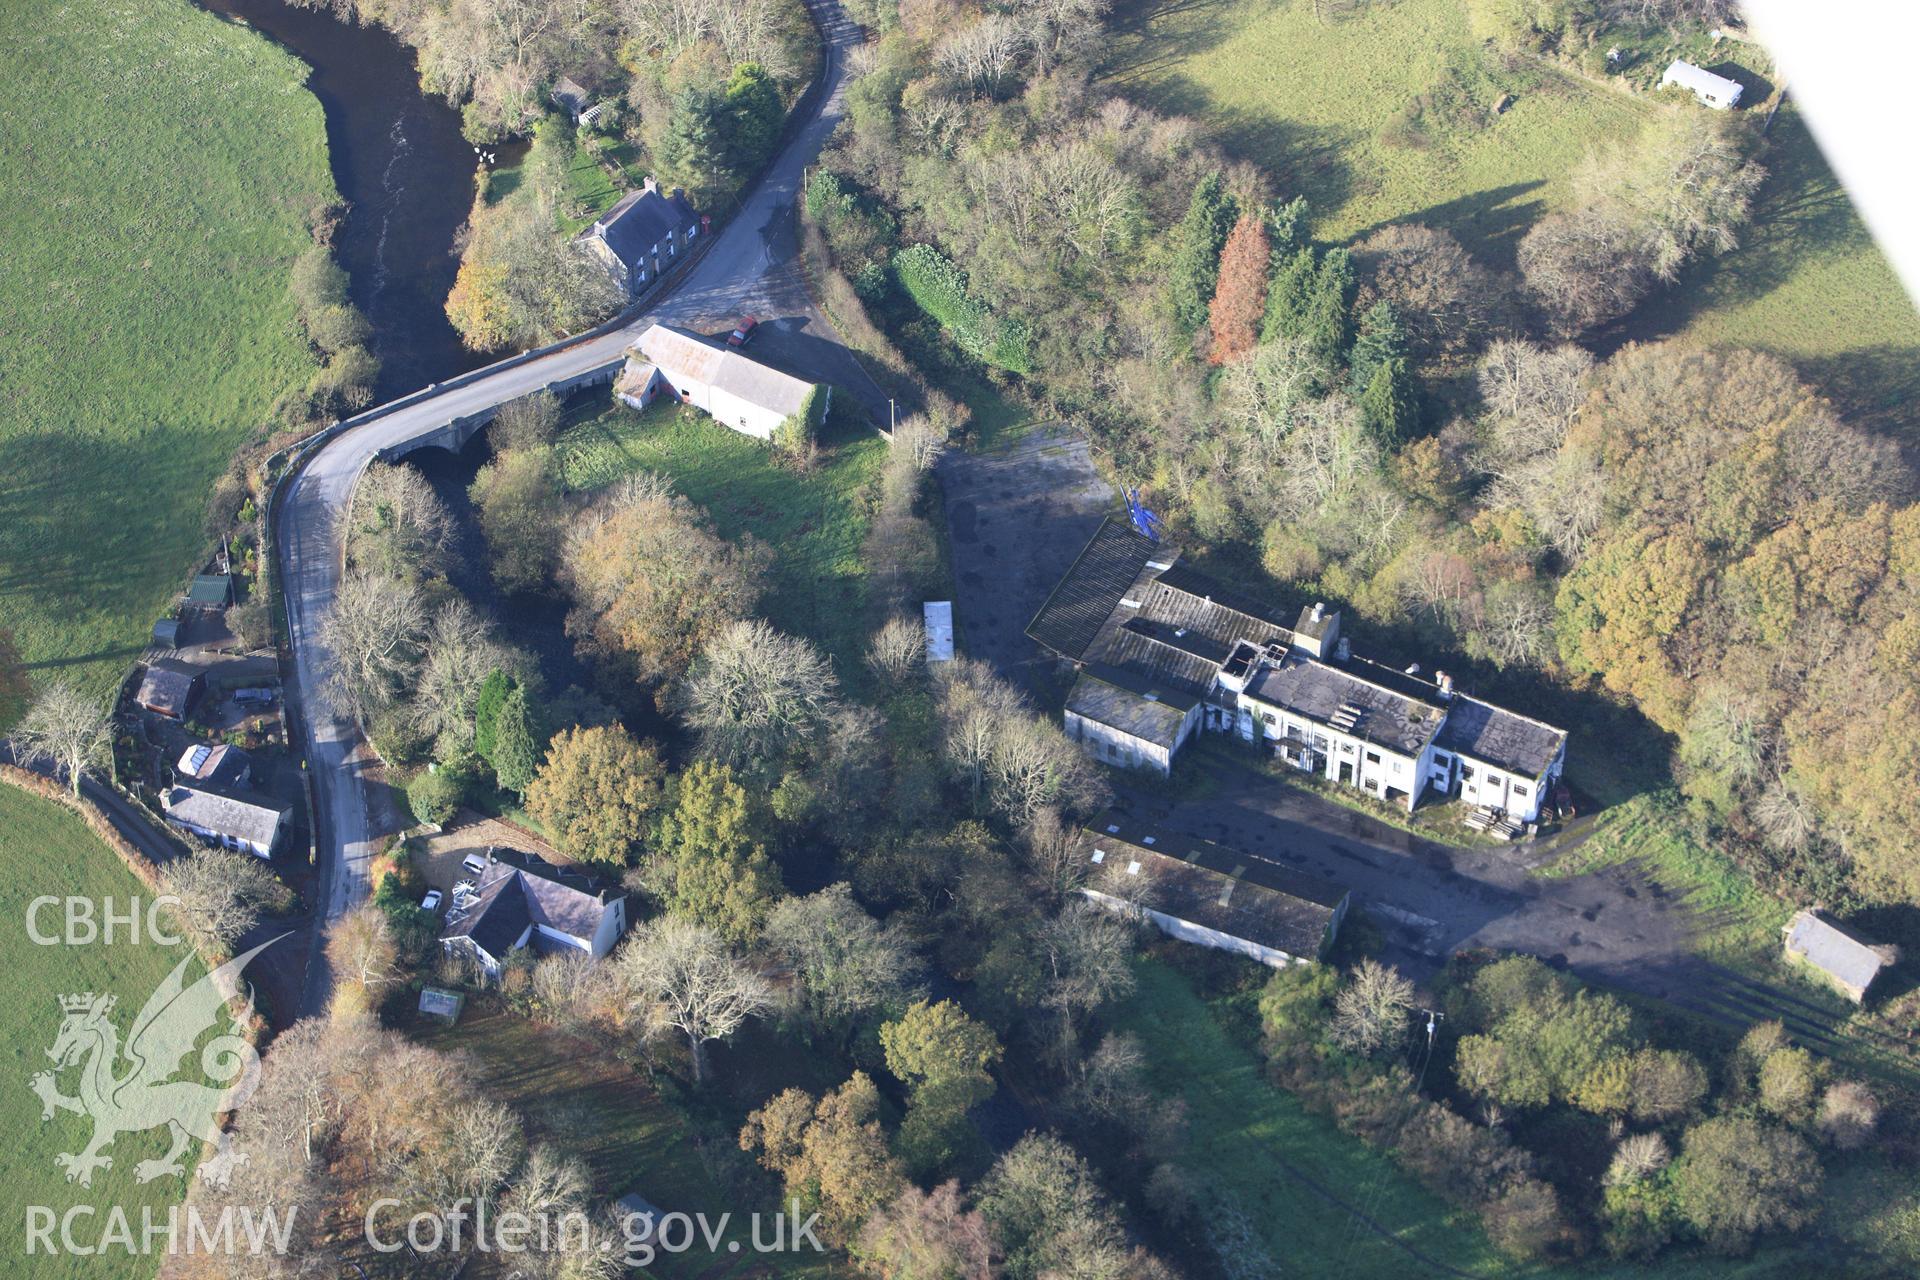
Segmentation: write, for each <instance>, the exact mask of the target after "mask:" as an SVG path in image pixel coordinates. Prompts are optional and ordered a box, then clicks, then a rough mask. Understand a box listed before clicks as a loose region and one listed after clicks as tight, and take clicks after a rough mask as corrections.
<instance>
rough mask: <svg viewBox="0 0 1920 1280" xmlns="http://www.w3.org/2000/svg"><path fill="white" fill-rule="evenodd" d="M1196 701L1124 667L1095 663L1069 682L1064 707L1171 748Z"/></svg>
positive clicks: (1185, 693) (1142, 739) (1188, 695)
mask: <svg viewBox="0 0 1920 1280" xmlns="http://www.w3.org/2000/svg"><path fill="white" fill-rule="evenodd" d="M1198 701H1199V698H1197V697H1195V696H1194V695H1193V694H1192V693H1190V692H1188V691H1185V690H1182V689H1178V688H1174V687H1172V686H1161V685H1155V684H1153V683H1152V682H1151V681H1147V680H1143V679H1141V678H1140V677H1139V676H1138V675H1136V674H1134V673H1133V672H1130V671H1127V670H1125V669H1124V668H1121V667H1109V666H1106V665H1104V664H1095V665H1093V666H1090V667H1088V668H1087V669H1086V670H1085V671H1082V672H1081V673H1080V678H1079V679H1078V680H1075V681H1074V682H1073V689H1072V691H1071V692H1070V693H1068V694H1067V710H1068V711H1071V712H1073V713H1074V714H1076V715H1081V716H1085V717H1086V718H1087V719H1089V720H1095V721H1098V722H1099V723H1101V724H1104V725H1107V726H1109V727H1111V728H1114V729H1118V730H1120V732H1122V733H1124V734H1127V735H1128V736H1129V737H1134V738H1139V739H1140V740H1141V741H1143V742H1151V743H1153V744H1154V745H1156V746H1161V747H1166V748H1168V749H1172V747H1173V744H1174V740H1175V739H1176V738H1178V737H1179V736H1180V725H1181V723H1182V722H1183V721H1184V720H1185V719H1186V717H1187V712H1188V711H1189V710H1190V709H1191V708H1192V707H1193V704H1194V703H1196V702H1198Z"/></svg>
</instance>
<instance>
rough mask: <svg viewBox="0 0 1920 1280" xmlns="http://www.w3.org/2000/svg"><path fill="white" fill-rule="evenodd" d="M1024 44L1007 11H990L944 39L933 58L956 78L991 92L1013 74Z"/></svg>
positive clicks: (997, 88)
mask: <svg viewBox="0 0 1920 1280" xmlns="http://www.w3.org/2000/svg"><path fill="white" fill-rule="evenodd" d="M1021 43H1022V41H1021V37H1020V27H1019V24H1017V23H1016V22H1015V21H1014V20H1013V19H1012V18H1010V17H1008V16H1006V15H1005V14H1000V13H994V14H988V15H987V16H986V17H983V18H981V19H979V20H978V21H976V22H974V23H973V24H972V25H971V26H967V27H962V28H961V29H960V30H958V31H955V32H954V33H953V34H951V35H949V36H948V37H947V38H946V39H945V40H943V41H941V42H940V47H939V48H938V49H937V50H936V51H935V54H934V60H935V62H937V63H938V65H939V67H940V69H941V70H942V71H945V72H946V73H947V74H948V75H950V76H952V77H954V78H955V79H956V80H959V81H961V82H963V83H965V84H967V85H970V86H972V87H973V88H975V89H977V90H980V91H982V92H985V93H989V94H991V93H995V92H997V91H998V90H999V88H1000V85H1001V84H1002V82H1004V81H1005V80H1006V78H1007V76H1008V75H1009V74H1011V73H1012V71H1013V69H1014V66H1015V65H1016V63H1017V62H1018V61H1019V57H1020V48H1021Z"/></svg>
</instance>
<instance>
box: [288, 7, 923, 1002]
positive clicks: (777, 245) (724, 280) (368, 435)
mask: <svg viewBox="0 0 1920 1280" xmlns="http://www.w3.org/2000/svg"><path fill="white" fill-rule="evenodd" d="M808 7H809V8H810V9H811V10H812V12H813V16H814V20H815V23H816V24H817V25H818V27H819V29H820V31H821V33H822V35H823V37H824V55H825V56H824V67H823V69H822V79H821V83H820V85H819V87H818V88H817V89H816V90H815V91H814V93H813V94H812V96H811V97H810V98H808V99H807V103H808V104H810V105H809V106H806V107H803V110H811V112H812V115H811V117H810V118H808V119H807V120H806V121H805V122H804V123H803V124H800V125H799V126H797V127H796V128H795V129H794V130H793V132H791V133H790V135H789V141H788V143H787V145H786V148H785V150H783V151H782V152H781V153H780V155H779V156H778V157H776V158H775V160H774V161H773V163H772V164H771V165H770V166H769V168H768V170H767V172H766V173H765V174H764V175H763V176H762V178H761V179H760V181H759V183H758V184H757V185H756V186H754V187H753V188H752V189H751V190H750V191H749V192H748V194H747V195H746V196H745V198H744V199H743V200H742V202H741V204H740V206H739V208H738V209H737V211H736V212H735V213H734V215H733V218H732V220H731V221H729V222H728V223H727V225H726V226H725V228H724V229H722V230H721V231H720V232H718V233H717V239H716V240H715V241H714V242H713V243H711V244H710V245H708V246H707V249H706V252H705V255H704V256H703V257H701V258H700V259H699V261H698V262H696V263H695V264H694V265H693V266H692V267H691V268H688V269H686V274H685V275H684V276H683V277H682V278H681V279H679V280H678V281H670V282H669V284H668V285H667V291H666V293H664V294H663V295H662V296H660V297H659V298H658V299H656V300H654V301H653V302H652V303H651V304H649V306H648V308H647V310H646V311H644V312H643V313H641V314H640V315H638V316H635V317H633V318H631V319H630V320H629V321H628V322H627V323H625V324H624V325H622V326H621V327H620V328H617V329H614V330H612V331H611V332H607V333H603V334H599V335H597V336H593V337H590V338H587V339H584V340H582V341H579V342H576V343H573V344H570V345H567V346H564V347H562V348H560V349H558V350H554V351H551V352H549V353H547V354H545V355H542V356H540V357H538V358H536V359H533V360H530V361H527V362H525V363H521V364H517V365H513V366H512V367H510V368H505V369H498V370H496V371H493V372H488V371H487V370H480V371H478V372H477V373H476V374H473V375H469V376H467V377H465V378H462V379H458V380H455V381H454V382H453V383H452V384H450V385H449V386H447V387H446V388H444V389H441V390H437V391H435V393H434V394H431V395H427V396H424V397H418V398H413V399H410V400H402V401H398V402H396V407H395V408H393V409H391V410H389V411H386V412H381V413H378V416H375V417H373V418H372V420H370V421H366V422H364V423H362V424H361V425H358V426H355V427H352V428H350V429H348V430H346V431H343V432H342V433H341V434H340V435H338V436H336V437H334V438H333V439H332V440H331V441H329V442H328V443H327V444H326V445H325V446H324V447H322V448H320V449H319V451H318V452H316V453H315V454H313V455H312V456H311V457H310V458H309V459H308V460H307V462H306V464H305V466H304V467H303V468H302V469H301V471H300V472H299V474H298V475H297V476H296V477H295V478H294V479H293V480H292V481H291V482H290V483H289V485H288V488H287V491H286V493H285V495H284V497H283V500H282V502H281V505H280V509H279V516H278V520H277V527H276V533H277V539H278V555H279V559H280V571H281V582H282V584H283V589H284V590H285V592H286V599H287V620H288V630H289V638H290V643H291V646H292V652H293V670H292V672H291V674H290V679H289V680H288V698H289V702H290V705H291V706H292V707H293V708H294V709H295V711H296V712H297V713H298V718H299V723H300V725H301V727H302V731H303V735H304V737H305V745H306V755H307V761H308V767H309V770H310V771H311V773H312V776H313V783H314V793H315V795H314V800H315V805H314V808H315V812H314V815H313V820H314V822H313V825H314V833H315V841H316V843H317V845H318V867H317V871H318V885H317V888H316V896H317V897H318V898H319V899H320V900H319V901H318V902H316V904H315V913H316V915H315V919H316V922H318V923H320V924H321V926H322V927H320V928H317V929H315V930H314V931H313V939H312V944H311V946H312V952H311V955H310V957H309V961H308V966H307V981H306V991H305V995H304V998H303V1000H302V1005H303V1008H304V1010H305V1012H307V1013H318V1012H321V1011H322V1010H323V1009H324V1007H325V1004H326V999H327V994H328V992H329V990H330V989H331V985H332V984H331V980H330V977H329V975H328V973H327V968H326V962H325V955H324V946H325V939H326V926H327V925H330V924H331V922H332V921H334V920H336V919H338V918H339V917H340V916H341V915H343V914H344V913H345V912H346V911H348V910H349V909H350V908H351V907H353V906H354V905H355V904H356V903H358V902H359V901H361V900H362V899H363V898H364V897H365V896H366V893H367V862H368V860H369V858H370V857H371V856H372V853H373V841H374V840H375V839H376V838H377V833H376V832H375V831H374V829H373V828H374V825H375V824H374V822H373V819H372V817H371V814H370V810H369V795H368V791H367V787H366V779H365V771H366V767H367V765H368V763H369V761H370V757H369V756H368V754H367V752H366V749H365V747H364V746H363V745H362V744H361V743H360V740H359V737H358V734H357V733H356V732H355V730H354V729H353V727H352V726H351V725H350V724H348V723H346V722H344V721H341V720H336V719H335V718H334V714H333V708H332V706H331V705H330V702H329V700H328V699H327V697H326V695H325V692H324V680H325V672H326V670H327V667H328V662H329V657H330V655H329V654H328V653H327V651H326V647H325V645H324V644H323V643H322V642H321V632H322V630H323V627H324V624H325V621H326V618H327V615H328V612H329V610H330V609H331V608H332V604H333V597H334V592H335V590H336V589H337V587H338V585H339V578H340V569H341V556H342V547H341V541H340V537H339V534H338V523H339V517H340V514H341V512H342V511H343V509H344V508H345V505H346V502H347V498H348V496H349V495H350V494H351V493H352V491H353V485H354V482H355V481H356V480H357V479H358V477H359V475H360V472H361V471H362V469H364V468H365V467H366V465H367V463H368V461H369V460H371V459H372V458H373V457H374V456H375V455H376V454H378V453H379V452H380V451H381V450H383V449H387V448H391V447H393V446H395V445H399V444H402V443H404V442H406V441H408V440H412V439H414V438H416V437H418V436H421V435H425V434H428V433H430V432H433V431H436V430H438V429H440V428H441V427H442V426H444V425H446V424H447V423H449V422H451V421H453V420H454V419H456V418H461V417H465V416H468V415H472V414H477V413H483V412H485V411H487V410H489V409H491V408H493V407H494V406H496V405H499V404H503V403H505V402H506V401H508V400H513V399H516V398H518V397H520V396H523V395H527V394H529V393H531V392H535V391H538V390H540V389H542V388H543V387H546V386H548V385H551V384H552V383H555V382H557V381H560V380H563V379H566V378H570V377H574V376H577V375H579V374H581V373H584V372H587V371H589V370H592V369H595V368H599V367H602V366H605V365H607V364H610V363H612V362H614V361H617V360H618V359H619V358H620V357H621V354H622V353H623V352H624V351H625V350H626V348H627V347H628V346H629V345H630V344H631V343H632V342H633V341H634V339H635V338H637V337H638V336H639V334H640V333H641V332H642V331H643V330H645V329H646V327H647V326H648V325H651V324H655V323H662V322H664V323H671V324H677V325H681V326H683V327H687V328H691V329H694V330H696V331H699V332H709V333H711V332H718V331H722V330H724V329H726V328H730V327H731V326H732V324H733V321H734V319H735V317H737V316H739V315H740V314H742V313H750V314H753V315H756V316H758V317H759V318H760V319H761V323H762V328H763V330H764V334H763V336H761V337H757V338H756V339H755V350H756V354H761V355H762V358H764V359H767V360H768V361H769V362H770V363H775V364H780V365H784V366H787V367H789V368H791V369H793V370H794V371H795V372H797V373H804V374H806V375H807V376H809V377H812V378H814V379H816V380H825V381H831V382H834V383H836V384H837V385H839V386H841V387H843V388H845V389H846V390H847V391H849V392H851V393H852V394H853V395H855V396H856V397H857V398H858V399H859V400H860V401H861V403H862V405H863V406H864V407H865V408H866V409H867V410H868V413H869V415H870V416H874V417H875V418H876V420H877V421H884V420H885V419H884V415H885V412H886V398H885V395H884V394H883V393H882V392H881V391H880V390H879V388H878V387H876V386H874V385H873V384H872V382H871V381H870V380H869V379H868V378H867V377H866V375H865V374H864V373H863V372H861V371H860V368H859V366H858V365H857V364H856V363H855V362H854V361H853V359H852V357H851V356H850V355H849V354H848V353H847V351H846V349H845V347H844V344H842V343H841V342H840V340H839V337H838V335H837V334H835V333H834V332H833V329H832V326H831V325H830V324H829V323H828V322H827V320H826V318H825V317H824V316H822V315H820V314H819V312H818V311H817V310H816V309H815V307H814V306H813V304H812V301H811V300H810V299H809V298H808V296H807V293H806V290H805V287H804V283H803V280H802V278H801V275H800V272H799V270H798V264H797V257H798V244H799V241H798V235H797V230H796V228H795V226H794V213H793V210H794V202H795V199H796V197H797V196H798V194H799V191H800V185H801V181H802V179H803V178H804V176H805V172H806V168H807V166H808V165H810V164H812V163H813V161H814V160H815V158H816V157H817V156H818V155H819V154H820V149H821V147H822V146H823V145H824V144H825V143H826V140H827V138H828V136H829V135H830V134H831V133H832V132H833V130H834V128H835V126H836V125H838V123H839V122H840V119H841V115H842V111H843V109H844V108H843V102H844V97H845V89H846V55H847V54H848V52H849V51H850V50H851V49H852V48H853V47H855V46H856V45H858V44H859V43H860V41H861V34H860V31H859V28H857V27H856V26H854V25H853V24H852V23H851V22H850V21H848V20H847V18H846V15H845V14H844V13H843V12H842V10H841V8H840V5H839V3H838V0H808ZM876 410H877V412H876Z"/></svg>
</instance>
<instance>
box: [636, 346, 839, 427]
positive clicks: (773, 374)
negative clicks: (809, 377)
mask: <svg viewBox="0 0 1920 1280" xmlns="http://www.w3.org/2000/svg"><path fill="white" fill-rule="evenodd" d="M634 345H635V349H636V350H638V351H639V352H640V354H641V355H643V356H645V357H646V359H647V360H650V361H652V362H653V363H654V364H656V365H658V366H659V367H660V371H661V372H662V373H663V374H665V375H666V376H667V379H668V380H669V381H673V380H675V379H677V378H679V377H680V376H681V375H685V377H686V378H687V379H689V380H691V381H693V382H699V383H703V384H705V385H706V386H709V387H717V388H719V389H720V390H722V391H725V392H727V393H728V394H730V395H735V396H738V397H739V398H740V399H742V400H744V401H746V402H747V403H748V404H751V405H756V406H758V407H759V408H762V409H766V410H768V411H770V412H773V413H777V414H779V415H780V416H781V417H783V418H790V417H792V416H793V415H794V414H796V413H799V412H800V410H801V409H803V408H804V407H806V403H807V393H808V392H810V391H812V390H813V386H814V384H813V383H811V382H804V381H802V380H801V379H799V378H796V377H793V376H792V375H791V374H785V373H782V372H780V371H779V370H778V369H774V368H770V367H769V366H767V365H764V364H761V363H760V362H759V361H757V360H749V359H747V357H745V356H743V355H741V354H740V353H739V352H738V351H735V350H733V349H731V348H729V347H720V346H715V345H713V344H712V343H709V342H707V341H706V340H704V339H702V338H697V337H695V336H694V335H692V334H690V333H682V332H681V331H680V330H678V329H669V328H667V327H666V326H665V325H659V324H656V325H654V326H653V327H652V328H650V329H648V330H647V331H646V332H645V333H643V334H641V335H640V341H639V342H637V343H635V344H634ZM630 363H631V362H630Z"/></svg>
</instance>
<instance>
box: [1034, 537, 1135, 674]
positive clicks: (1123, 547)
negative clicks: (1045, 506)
mask: <svg viewBox="0 0 1920 1280" xmlns="http://www.w3.org/2000/svg"><path fill="white" fill-rule="evenodd" d="M1157 549H1158V548H1157V547H1156V544H1155V543H1154V542H1153V541H1152V540H1150V539H1148V538H1144V537H1142V536H1141V535H1140V534H1138V533H1135V532H1134V530H1133V527H1132V526H1131V525H1128V524H1127V523H1126V522H1125V521H1121V520H1115V519H1114V518H1113V517H1112V516H1108V517H1107V518H1106V519H1105V520H1103V521H1101V523H1100V527H1099V528H1098V529H1096V530H1094V533H1093V537H1092V538H1090V539H1088V541H1087V545H1086V546H1085V547H1082V548H1081V549H1080V554H1079V555H1078V556H1076V557H1075V558H1074V561H1073V564H1072V565H1071V566H1070V567H1069V568H1068V569H1067V573H1066V576H1065V577H1063V578H1061V579H1060V585H1059V586H1057V587H1055V588H1054V589H1053V594H1052V595H1049V596H1048V597H1047V602H1046V603H1045V604H1043V605H1041V606H1040V612H1039V613H1036V614H1035V615H1034V616H1033V621H1032V622H1030V623H1028V624H1027V634H1028V635H1029V636H1031V637H1032V638H1033V639H1034V640H1035V641H1037V642H1038V643H1039V644H1041V645H1044V646H1045V647H1046V648H1049V649H1051V650H1053V651H1054V652H1055V653H1057V654H1059V655H1060V656H1061V657H1063V658H1071V659H1072V660H1074V661H1075V662H1078V661H1080V660H1081V659H1083V658H1085V657H1086V656H1087V650H1088V649H1089V648H1091V647H1092V645H1093V640H1094V637H1095V636H1097V635H1099V634H1100V628H1101V627H1103V626H1105V625H1106V622H1107V619H1108V618H1109V617H1111V616H1112V614H1113V611H1114V609H1115V608H1117V607H1118V606H1119V604H1120V601H1121V599H1122V598H1123V597H1124V596H1125V595H1126V594H1127V588H1129V587H1131V586H1132V585H1133V583H1134V580H1135V579H1136V578H1138V577H1139V576H1140V571H1141V570H1142V569H1144V568H1146V565H1147V561H1149V560H1151V559H1153V557H1154V552H1155V551H1156V550H1157Z"/></svg>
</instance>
